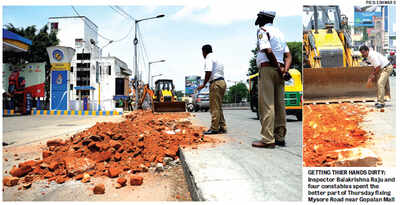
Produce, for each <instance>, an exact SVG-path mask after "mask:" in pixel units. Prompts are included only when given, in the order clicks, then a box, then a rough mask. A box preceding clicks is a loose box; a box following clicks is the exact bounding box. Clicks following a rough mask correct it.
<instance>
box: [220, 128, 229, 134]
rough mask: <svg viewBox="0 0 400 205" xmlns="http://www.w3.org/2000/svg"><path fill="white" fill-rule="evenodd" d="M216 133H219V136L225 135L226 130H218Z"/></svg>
mask: <svg viewBox="0 0 400 205" xmlns="http://www.w3.org/2000/svg"><path fill="white" fill-rule="evenodd" d="M218 132H219V133H220V134H226V133H227V132H228V131H226V129H222V128H221V129H219V130H218Z"/></svg>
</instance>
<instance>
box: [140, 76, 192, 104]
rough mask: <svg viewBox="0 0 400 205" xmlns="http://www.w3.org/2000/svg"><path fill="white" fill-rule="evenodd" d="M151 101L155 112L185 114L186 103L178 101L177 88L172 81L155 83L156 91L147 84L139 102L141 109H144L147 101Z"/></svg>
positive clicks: (164, 80)
mask: <svg viewBox="0 0 400 205" xmlns="http://www.w3.org/2000/svg"><path fill="white" fill-rule="evenodd" d="M146 98H147V100H148V101H150V106H151V108H152V110H153V112H185V111H186V105H185V102H179V101H177V97H176V95H175V86H174V84H173V83H172V80H170V79H160V80H157V81H156V83H155V90H154V92H153V90H151V89H150V88H149V87H148V85H147V84H146V85H145V86H144V88H143V92H142V95H141V98H140V101H139V108H143V105H144V103H145V100H146Z"/></svg>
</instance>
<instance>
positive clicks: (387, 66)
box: [359, 45, 393, 108]
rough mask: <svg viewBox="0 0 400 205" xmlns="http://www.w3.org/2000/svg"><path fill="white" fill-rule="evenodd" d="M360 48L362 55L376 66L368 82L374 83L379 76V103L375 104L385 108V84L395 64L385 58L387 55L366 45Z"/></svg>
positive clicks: (377, 106)
mask: <svg viewBox="0 0 400 205" xmlns="http://www.w3.org/2000/svg"><path fill="white" fill-rule="evenodd" d="M359 50H360V52H361V55H362V56H363V57H364V58H367V61H368V62H370V63H371V64H372V66H374V68H375V69H374V71H373V72H372V73H371V75H370V76H369V78H368V83H369V84H372V81H374V80H375V79H376V78H378V81H377V85H378V94H377V96H378V103H376V104H375V107H376V108H383V107H385V86H386V83H387V82H388V80H389V76H390V74H391V73H392V71H393V65H392V64H391V63H390V62H389V60H388V59H387V58H385V56H383V55H382V54H380V53H378V52H376V51H373V50H371V51H370V50H369V48H368V47H367V46H365V45H364V46H361V47H360V49H359Z"/></svg>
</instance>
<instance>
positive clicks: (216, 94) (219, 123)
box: [210, 80, 226, 131]
mask: <svg viewBox="0 0 400 205" xmlns="http://www.w3.org/2000/svg"><path fill="white" fill-rule="evenodd" d="M225 90H226V83H225V81H224V80H217V81H215V82H213V83H211V85H210V113H211V129H212V130H215V131H218V130H220V129H225V130H226V124H225V118H224V113H223V112H222V99H223V98H224V94H225Z"/></svg>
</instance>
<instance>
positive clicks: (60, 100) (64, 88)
mask: <svg viewBox="0 0 400 205" xmlns="http://www.w3.org/2000/svg"><path fill="white" fill-rule="evenodd" d="M67 76H68V71H52V72H51V108H50V109H51V110H67V102H68V84H67V80H68V79H67Z"/></svg>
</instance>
